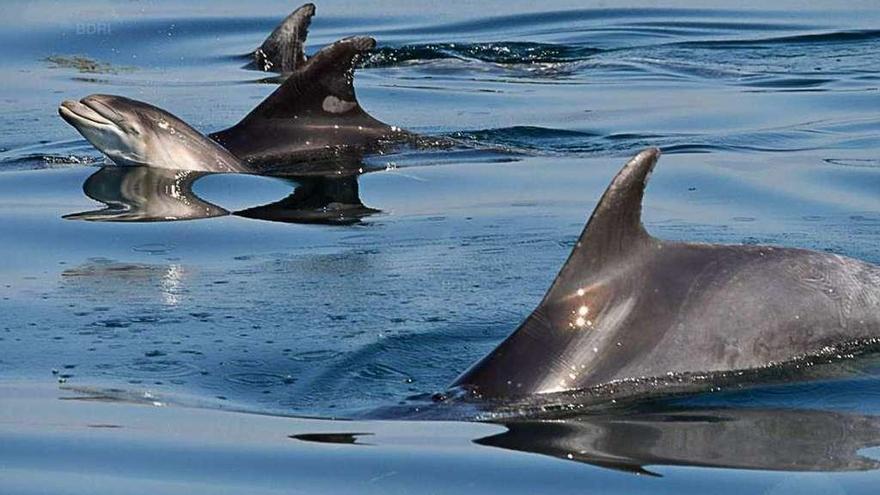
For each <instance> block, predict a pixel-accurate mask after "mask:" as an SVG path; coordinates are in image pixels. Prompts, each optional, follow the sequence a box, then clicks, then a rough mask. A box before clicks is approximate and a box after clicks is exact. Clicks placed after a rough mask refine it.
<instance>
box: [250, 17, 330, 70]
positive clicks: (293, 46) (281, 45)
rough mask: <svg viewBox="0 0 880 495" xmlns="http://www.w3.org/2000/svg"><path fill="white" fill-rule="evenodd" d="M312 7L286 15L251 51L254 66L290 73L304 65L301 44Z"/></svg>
mask: <svg viewBox="0 0 880 495" xmlns="http://www.w3.org/2000/svg"><path fill="white" fill-rule="evenodd" d="M314 15H315V4H312V3H307V4H305V5H302V6H301V7H299V8H297V9H296V10H294V11H293V12H292V13H291V14H290V15H289V16H287V17H286V18H285V19H284V20H283V21H282V22H281V24H279V25H278V27H276V28H275V30H274V31H272V34H270V35H269V37H268V38H266V40H265V41H263V44H262V45H260V47H259V48H257V49H256V50H254V52H253V57H254V64H255V65H256V67H257V68H258V69H260V70H263V71H274V72H284V73H287V72H293V71H295V70H296V69H299V68H300V67H302V66H303V64H305V62H306V54H305V45H306V36H308V34H309V25H310V24H311V23H312V16H314Z"/></svg>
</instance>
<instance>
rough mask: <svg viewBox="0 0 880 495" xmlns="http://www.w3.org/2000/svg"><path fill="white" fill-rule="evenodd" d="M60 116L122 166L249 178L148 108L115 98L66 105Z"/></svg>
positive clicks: (224, 154) (183, 127) (214, 148)
mask: <svg viewBox="0 0 880 495" xmlns="http://www.w3.org/2000/svg"><path fill="white" fill-rule="evenodd" d="M58 113H59V114H60V115H61V118H63V119H64V120H65V121H67V123H68V124H70V125H72V126H73V127H75V128H76V130H77V131H79V132H80V134H82V135H83V137H85V138H86V139H88V140H89V142H91V143H92V144H93V145H94V146H95V147H96V148H98V149H99V150H101V152H103V153H104V154H105V155H107V156H108V157H109V158H110V159H111V160H113V161H114V162H115V163H116V164H117V165H123V166H136V165H142V166H148V167H156V168H165V169H174V170H194V171H204V172H246V171H248V168H247V167H246V166H245V165H244V164H243V163H242V162H241V160H239V159H238V158H236V157H235V156H233V155H232V154H231V153H229V151H227V150H226V149H225V148H223V147H222V146H220V145H219V144H217V143H216V142H214V141H212V140H210V139H208V138H207V137H206V136H205V135H204V134H202V133H200V132H199V131H197V130H195V129H193V128H192V127H191V126H190V125H189V124H187V123H186V122H184V121H182V120H180V119H179V118H177V117H175V116H174V115H171V114H170V113H168V112H166V111H165V110H162V109H161V108H158V107H154V106H153V105H150V104H148V103H144V102H141V101H137V100H132V99H129V98H125V97H123V96H113V95H91V96H87V97H85V98H83V99H82V100H80V101H73V100H67V101H65V102H63V103H61V106H60V107H58Z"/></svg>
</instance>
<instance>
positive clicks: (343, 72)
mask: <svg viewBox="0 0 880 495" xmlns="http://www.w3.org/2000/svg"><path fill="white" fill-rule="evenodd" d="M375 46H376V40H374V39H373V38H370V37H366V36H356V37H350V38H345V39H342V40H339V41H337V42H335V43H333V44H330V45H328V46H326V47H324V48H322V49H321V50H320V51H319V52H318V53H316V54H315V55H314V56H313V57H312V58H310V59H308V61H306V62H305V64H304V65H303V66H302V67H301V68H299V69H297V70H296V71H295V72H294V73H293V74H291V75H290V77H288V78H287V80H285V81H284V83H282V84H281V86H279V87H278V88H277V89H276V90H275V91H274V92H273V93H272V94H270V95H269V96H268V97H267V98H266V99H265V100H263V102H262V103H260V104H259V105H258V106H257V107H256V108H254V109H253V110H252V111H251V112H250V113H249V114H247V116H245V117H244V118H243V119H242V120H241V121H240V122H239V123H237V124H235V125H234V126H232V127H230V128H228V129H224V130H222V131H218V132H215V133H213V134H211V135H210V137H211V138H212V139H214V140H215V141H217V142H218V143H220V144H221V145H223V146H224V147H225V148H226V149H228V150H229V151H230V152H232V154H233V155H235V156H237V157H239V158H241V159H242V160H244V161H245V162H247V163H249V164H252V165H260V164H263V165H265V164H276V165H277V164H285V163H302V162H308V161H312V160H322V159H337V158H352V157H353V158H355V159H356V160H357V159H359V158H360V156H361V155H362V153H363V152H369V151H374V150H375V149H378V148H381V147H382V145H383V144H385V143H393V142H397V141H401V140H405V139H407V138H408V137H410V136H411V134H409V133H407V132H405V131H403V130H401V129H400V128H398V127H395V126H391V125H388V124H385V123H383V122H381V121H379V120H377V119H375V118H374V117H372V116H371V115H369V114H368V113H366V112H365V111H364V110H363V108H362V107H361V105H360V103H359V102H358V100H357V97H356V96H355V90H354V66H355V63H356V61H357V59H358V58H359V57H361V56H363V55H364V54H365V53H367V52H368V51H370V50H372V49H373V48H374V47H375Z"/></svg>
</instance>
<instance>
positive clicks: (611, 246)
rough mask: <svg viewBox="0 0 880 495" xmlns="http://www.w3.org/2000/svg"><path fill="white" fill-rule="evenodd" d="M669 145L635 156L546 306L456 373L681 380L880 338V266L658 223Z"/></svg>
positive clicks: (604, 384)
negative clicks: (716, 238) (679, 237)
mask: <svg viewBox="0 0 880 495" xmlns="http://www.w3.org/2000/svg"><path fill="white" fill-rule="evenodd" d="M659 155H660V153H659V151H658V150H656V149H649V150H646V151H643V152H642V153H640V154H639V155H638V156H636V157H635V158H634V159H632V160H631V161H630V162H629V163H627V164H626V165H625V166H624V167H623V169H622V170H621V171H620V172H619V173H618V174H617V176H616V177H615V178H614V180H613V181H612V182H611V185H610V186H609V187H608V189H607V190H606V191H605V194H604V195H603V196H602V198H601V199H600V200H599V204H598V205H597V206H596V209H595V210H594V212H593V215H592V216H591V217H590V220H589V223H588V224H587V227H586V228H585V229H584V231H583V233H582V234H581V236H580V238H579V239H578V241H577V244H576V246H575V248H574V250H573V252H572V254H571V256H570V257H569V259H568V261H567V262H566V263H565V265H564V266H563V267H562V270H561V271H560V272H559V275H558V276H557V277H556V280H554V282H553V284H552V286H551V287H550V290H549V291H548V292H547V294H546V295H545V296H544V299H543V301H541V303H540V305H539V306H538V308H537V309H536V310H535V311H534V312H533V313H532V314H531V315H530V316H529V317H528V318H527V319H526V320H525V321H524V322H523V323H522V324H521V325H520V327H519V328H518V329H517V330H516V331H515V332H514V333H513V334H512V335H511V336H509V337H508V338H507V339H506V340H505V341H504V342H502V343H501V344H500V345H499V346H498V347H497V348H496V349H495V350H494V351H492V352H491V353H490V354H489V355H488V356H486V357H485V358H483V359H482V360H481V361H479V362H478V363H476V364H475V365H474V366H472V367H471V369H469V370H468V371H466V372H465V373H464V374H463V375H462V376H461V377H459V378H458V379H457V380H456V381H455V383H454V385H455V386H457V387H459V388H460V389H463V390H465V391H468V392H470V393H471V394H472V395H474V396H477V397H487V398H493V397H502V398H509V397H515V396H529V395H532V394H547V393H553V392H571V391H578V390H597V389H601V390H609V391H611V392H614V391H619V392H623V391H626V392H627V393H630V394H633V395H636V394H644V393H664V392H666V393H668V392H670V391H672V390H676V389H677V390H694V389H705V388H708V387H710V386H712V378H713V377H714V376H718V375H720V374H725V373H730V372H743V371H745V370H749V371H754V370H760V369H763V368H767V367H770V366H774V365H778V364H782V363H796V362H798V360H800V359H802V358H805V357H807V358H810V357H817V356H819V357H821V356H832V357H833V356H835V355H836V354H838V353H842V354H846V353H848V352H850V350H851V349H863V348H868V347H870V346H873V345H874V344H876V343H877V342H878V341H880V268H878V267H877V266H874V265H870V264H868V263H864V262H861V261H857V260H853V259H848V258H844V257H842V256H837V255H832V254H827V253H818V252H812V251H806V250H800V249H787V248H776V247H765V246H721V245H709V244H686V243H681V242H672V241H662V240H660V239H656V238H654V237H652V236H651V235H649V234H648V233H647V232H646V231H645V228H644V226H643V225H642V222H641V208H642V197H643V193H644V188H645V185H646V184H647V181H648V178H649V176H650V173H651V171H652V170H653V168H654V165H655V163H656V161H657V158H658V157H659ZM745 376H746V378H743V379H744V380H748V379H749V378H760V377H758V375H756V374H754V373H749V374H747V375H745Z"/></svg>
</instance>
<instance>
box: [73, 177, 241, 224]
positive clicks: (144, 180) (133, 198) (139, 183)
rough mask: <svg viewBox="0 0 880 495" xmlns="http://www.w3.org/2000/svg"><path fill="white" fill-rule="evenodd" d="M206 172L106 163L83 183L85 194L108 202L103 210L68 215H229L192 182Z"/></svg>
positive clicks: (126, 218) (143, 218)
mask: <svg viewBox="0 0 880 495" xmlns="http://www.w3.org/2000/svg"><path fill="white" fill-rule="evenodd" d="M205 175H207V174H205V173H204V172H193V171H189V170H169V169H161V168H151V167H125V168H119V167H104V168H102V169H100V170H98V171H97V172H95V173H94V174H92V175H91V176H90V177H89V178H88V179H86V181H85V183H83V192H85V194H86V196H88V197H90V198H92V199H94V200H95V201H100V202H101V203H104V204H105V205H107V207H106V208H104V209H103V210H96V211H87V212H83V213H74V214H71V215H65V216H64V218H67V219H70V220H91V221H113V222H154V221H171V220H194V219H197V218H210V217H219V216H223V215H228V214H229V212H228V211H226V210H225V209H223V208H221V207H219V206H217V205H214V204H211V203H209V202H207V201H205V200H203V199H201V198H199V197H198V196H197V195H196V194H195V193H193V191H192V186H193V183H194V182H195V181H196V180H198V179H200V178H202V177H204V176H205Z"/></svg>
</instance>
